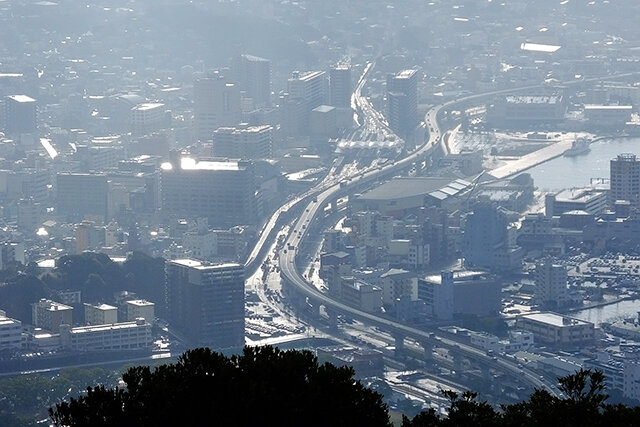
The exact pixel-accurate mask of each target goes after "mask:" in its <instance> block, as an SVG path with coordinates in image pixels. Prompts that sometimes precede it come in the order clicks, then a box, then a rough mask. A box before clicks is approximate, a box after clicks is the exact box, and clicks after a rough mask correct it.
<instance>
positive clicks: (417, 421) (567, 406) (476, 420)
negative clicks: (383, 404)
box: [402, 369, 640, 427]
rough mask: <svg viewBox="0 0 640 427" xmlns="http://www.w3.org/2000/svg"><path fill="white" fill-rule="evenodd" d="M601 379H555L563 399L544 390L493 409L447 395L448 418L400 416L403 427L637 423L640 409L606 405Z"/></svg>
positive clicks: (583, 373) (598, 375)
mask: <svg viewBox="0 0 640 427" xmlns="http://www.w3.org/2000/svg"><path fill="white" fill-rule="evenodd" d="M604 380H605V378H604V375H603V374H602V372H600V371H592V370H584V369H581V370H580V371H578V372H576V373H575V374H573V375H568V376H566V377H562V378H559V379H558V382H559V387H558V388H559V390H560V391H561V392H562V393H563V394H564V396H565V397H563V398H560V397H556V396H553V395H552V394H551V393H549V392H548V391H546V390H536V391H535V392H534V393H533V394H532V395H531V396H530V397H529V400H526V401H523V402H520V403H516V404H513V405H502V406H501V408H500V409H499V410H498V409H495V408H493V407H492V406H491V405H489V404H488V403H487V402H482V401H478V400H477V395H476V394H475V393H471V392H464V393H462V395H459V394H457V393H454V392H451V391H446V392H444V395H445V396H446V397H448V398H449V402H450V405H449V411H448V416H446V417H442V416H440V415H438V414H436V412H435V411H434V410H433V409H430V410H428V411H422V412H421V413H419V414H418V415H416V416H415V417H414V418H413V419H409V418H407V417H406V416H403V422H402V427H431V426H438V427H441V426H442V427H444V426H447V427H449V426H478V427H493V426H508V427H512V426H513V427H516V426H532V427H533V426H563V427H574V426H575V427H578V426H580V427H589V426H630V425H637V424H638V420H640V408H639V407H628V406H625V405H622V404H618V405H610V404H607V403H606V401H607V398H608V395H607V394H605V393H604V388H605V384H604Z"/></svg>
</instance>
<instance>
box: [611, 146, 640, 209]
mask: <svg viewBox="0 0 640 427" xmlns="http://www.w3.org/2000/svg"><path fill="white" fill-rule="evenodd" d="M610 168H611V169H610V173H611V180H610V182H611V191H610V198H609V201H610V204H611V206H613V204H614V203H615V202H616V201H618V200H627V201H628V202H629V203H630V204H631V206H633V207H639V202H640V160H638V159H637V158H636V155H635V154H631V153H623V154H618V157H616V158H615V159H611V162H610Z"/></svg>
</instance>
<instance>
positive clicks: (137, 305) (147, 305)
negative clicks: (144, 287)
mask: <svg viewBox="0 0 640 427" xmlns="http://www.w3.org/2000/svg"><path fill="white" fill-rule="evenodd" d="M122 306H123V314H124V319H121V320H123V321H125V322H134V321H135V320H136V319H138V318H142V319H144V321H145V322H147V323H149V324H150V325H153V324H154V322H155V319H156V318H155V307H156V305H155V304H154V303H152V302H149V301H147V300H144V299H133V300H128V301H125V302H124V303H123V304H122Z"/></svg>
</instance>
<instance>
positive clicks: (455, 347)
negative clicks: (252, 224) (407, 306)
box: [279, 86, 557, 395]
mask: <svg viewBox="0 0 640 427" xmlns="http://www.w3.org/2000/svg"><path fill="white" fill-rule="evenodd" d="M534 87H537V86H534ZM511 91H513V89H511ZM506 92H507V91H495V92H492V93H489V94H482V95H474V96H470V97H466V98H463V99H462V100H458V101H450V102H447V103H445V104H441V105H438V106H435V107H433V108H432V109H430V110H429V112H428V113H427V114H426V116H425V124H426V126H427V129H428V131H429V139H428V140H427V141H426V142H425V143H424V144H423V145H422V146H420V147H418V149H416V150H415V151H414V152H412V153H410V154H408V155H407V156H406V157H405V158H403V159H402V160H399V161H397V162H395V163H392V164H387V165H385V166H383V167H380V168H377V169H373V170H368V171H366V172H363V173H361V174H359V175H357V176H355V177H353V178H352V179H351V180H350V181H348V182H343V183H341V184H335V185H332V186H330V187H328V188H327V189H325V190H324V191H322V192H321V193H320V194H318V195H317V196H316V198H315V199H314V200H313V201H312V202H310V203H309V204H308V205H307V207H306V209H305V210H304V211H303V212H302V213H301V215H300V217H299V218H298V220H297V221H296V222H295V223H294V225H293V227H292V228H293V231H292V232H291V233H290V234H289V235H288V237H287V239H286V240H285V246H284V249H283V250H282V252H281V254H280V258H279V259H280V269H281V274H282V275H283V276H284V277H285V279H286V280H288V282H289V283H290V284H291V285H293V286H294V287H295V288H296V289H297V290H298V292H300V294H301V295H303V296H304V297H306V298H309V299H310V300H311V301H312V302H313V303H315V304H321V305H324V306H325V307H326V308H328V309H330V310H333V311H334V312H336V313H340V314H344V315H347V316H349V317H352V318H354V319H356V320H359V321H361V322H363V323H365V324H367V325H369V326H375V327H379V328H381V329H383V330H386V331H389V332H391V333H392V334H394V335H398V336H402V337H411V338H414V339H416V340H417V341H418V342H421V343H428V344H429V345H432V346H439V347H445V348H448V349H450V350H451V351H453V352H455V353H457V354H459V355H463V356H465V357H469V358H472V359H474V360H480V361H481V362H482V363H484V364H486V365H487V366H492V367H495V368H497V369H500V370H501V371H504V372H506V373H509V374H511V375H512V376H513V377H514V378H518V377H519V378H522V379H523V380H524V381H525V382H526V383H529V384H530V385H531V386H533V387H535V388H540V389H546V390H547V391H549V392H550V393H551V394H554V395H556V394H557V393H556V392H555V390H554V389H553V388H552V387H551V385H550V384H548V383H546V382H545V381H544V380H542V379H540V378H539V376H538V375H536V374H535V373H534V372H533V371H530V370H528V369H523V368H520V367H519V366H518V365H517V364H516V363H514V362H513V361H511V360H510V359H507V358H502V357H501V358H497V360H496V359H494V357H495V356H494V357H490V356H488V355H487V354H486V353H485V352H484V351H482V350H480V349H477V348H475V347H472V346H469V345H464V344H461V343H458V342H455V341H453V340H449V339H446V338H442V337H435V336H434V335H433V333H430V332H427V331H423V330H421V329H417V328H414V327H412V326H409V325H405V324H403V323H400V322H398V321H396V320H395V319H391V318H388V317H384V316H380V315H376V314H371V313H367V312H364V311H362V310H359V309H357V308H354V307H351V306H349V305H346V304H343V303H341V302H340V301H337V300H335V299H333V298H331V297H330V296H329V295H327V294H324V293H322V292H320V291H319V290H318V289H317V288H316V287H315V286H313V285H312V284H309V283H308V282H307V281H306V280H305V279H304V278H303V277H302V276H301V275H300V273H299V272H298V270H297V267H296V256H297V253H298V249H299V247H300V243H301V241H302V240H303V239H304V237H305V235H306V234H307V231H308V229H309V224H311V222H312V221H313V219H314V217H315V216H316V214H317V213H318V211H321V209H322V208H323V207H324V206H325V205H326V204H327V203H329V202H331V201H333V200H334V199H336V198H337V197H338V196H339V195H340V194H344V193H347V192H349V190H353V188H355V187H356V186H358V185H361V184H364V183H368V182H372V181H374V180H376V179H378V178H380V177H383V176H387V175H390V174H392V173H394V172H397V171H401V170H402V169H403V168H405V167H407V166H409V165H411V164H412V163H414V162H416V161H418V160H422V159H423V158H425V157H426V156H427V155H428V154H429V153H431V152H432V151H433V150H434V148H436V147H437V146H438V144H440V143H441V139H442V138H441V136H442V134H441V130H440V127H439V125H438V121H437V116H438V113H439V112H440V110H441V109H442V108H445V107H450V106H453V105H455V104H456V102H465V101H468V100H471V99H474V98H479V97H480V96H493V95H495V94H499V93H506Z"/></svg>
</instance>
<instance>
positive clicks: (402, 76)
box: [395, 70, 418, 79]
mask: <svg viewBox="0 0 640 427" xmlns="http://www.w3.org/2000/svg"><path fill="white" fill-rule="evenodd" d="M417 72H418V70H402V71H400V72H399V73H398V74H396V75H395V78H396V79H410V78H411V77H413V76H414V74H416V73H417Z"/></svg>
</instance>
